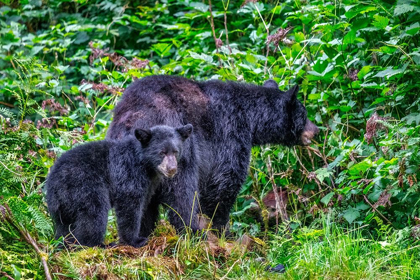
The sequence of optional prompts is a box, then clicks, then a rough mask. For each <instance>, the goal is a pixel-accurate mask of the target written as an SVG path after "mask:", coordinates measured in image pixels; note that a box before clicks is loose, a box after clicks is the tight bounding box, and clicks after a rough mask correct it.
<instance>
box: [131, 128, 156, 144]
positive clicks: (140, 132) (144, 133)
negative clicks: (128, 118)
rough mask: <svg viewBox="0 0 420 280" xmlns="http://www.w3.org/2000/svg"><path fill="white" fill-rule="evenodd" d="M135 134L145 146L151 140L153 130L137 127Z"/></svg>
mask: <svg viewBox="0 0 420 280" xmlns="http://www.w3.org/2000/svg"><path fill="white" fill-rule="evenodd" d="M134 136H136V138H137V140H139V141H140V143H141V144H142V145H143V146H144V145H147V144H148V143H149V142H150V139H151V138H152V132H151V131H150V129H141V128H137V129H136V130H134Z"/></svg>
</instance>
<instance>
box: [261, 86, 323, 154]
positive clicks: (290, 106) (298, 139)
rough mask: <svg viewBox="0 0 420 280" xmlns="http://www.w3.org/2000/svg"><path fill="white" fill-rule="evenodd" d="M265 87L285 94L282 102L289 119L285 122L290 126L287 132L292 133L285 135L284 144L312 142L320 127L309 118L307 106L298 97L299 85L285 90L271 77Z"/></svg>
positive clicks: (286, 116) (285, 117)
mask: <svg viewBox="0 0 420 280" xmlns="http://www.w3.org/2000/svg"><path fill="white" fill-rule="evenodd" d="M264 87H266V88H273V89H276V90H278V91H279V92H280V93H281V94H282V96H283V98H282V99H281V102H282V104H284V106H285V108H284V112H285V115H284V116H283V117H284V119H285V120H287V121H285V123H287V124H288V126H289V128H290V130H287V132H289V133H290V134H291V135H284V136H285V137H284V139H286V140H284V141H283V142H284V143H282V144H285V145H296V144H297V145H305V146H306V145H309V144H311V142H312V138H314V137H315V136H316V135H317V134H318V133H319V128H318V127H317V126H316V125H315V124H314V123H313V122H311V121H310V120H309V119H308V117H307V112H306V109H305V107H304V106H303V104H302V103H301V102H300V101H299V100H298V98H297V94H298V92H299V86H297V85H295V86H293V87H292V88H291V89H289V90H288V91H286V92H283V91H281V90H279V86H278V84H277V83H276V81H274V80H271V79H270V80H267V81H265V83H264ZM285 134H287V133H285Z"/></svg>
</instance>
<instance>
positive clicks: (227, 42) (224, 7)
mask: <svg viewBox="0 0 420 280" xmlns="http://www.w3.org/2000/svg"><path fill="white" fill-rule="evenodd" d="M228 8H229V0H228V1H227V3H226V6H225V2H224V1H223V9H224V16H225V21H224V23H225V33H226V46H227V47H228V49H229V54H230V55H232V48H231V47H230V45H229V34H228V29H227V9H228ZM232 68H233V69H235V61H234V59H232Z"/></svg>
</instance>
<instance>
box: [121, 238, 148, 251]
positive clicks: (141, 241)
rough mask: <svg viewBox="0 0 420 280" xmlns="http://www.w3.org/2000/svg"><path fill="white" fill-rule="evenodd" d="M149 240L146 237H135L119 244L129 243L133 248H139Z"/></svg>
mask: <svg viewBox="0 0 420 280" xmlns="http://www.w3.org/2000/svg"><path fill="white" fill-rule="evenodd" d="M148 241H149V240H148V239H147V238H146V237H137V238H134V239H133V240H130V241H129V242H121V245H130V246H133V247H134V248H140V247H143V246H145V245H146V244H147V242H148Z"/></svg>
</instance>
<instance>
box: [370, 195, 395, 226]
mask: <svg viewBox="0 0 420 280" xmlns="http://www.w3.org/2000/svg"><path fill="white" fill-rule="evenodd" d="M363 197H364V198H365V201H366V202H367V204H369V205H370V207H372V209H373V211H375V212H376V213H378V214H379V216H381V217H382V219H384V220H385V221H387V222H388V223H389V224H390V225H392V223H391V222H390V221H389V220H388V219H387V218H386V217H385V216H384V215H382V213H381V212H379V211H378V210H377V209H376V208H375V206H373V205H372V204H371V203H370V201H369V199H368V198H367V197H366V195H363Z"/></svg>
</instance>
